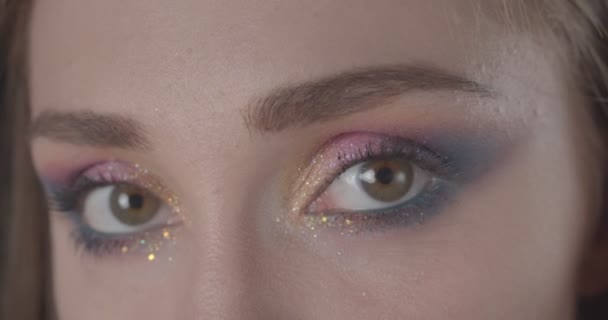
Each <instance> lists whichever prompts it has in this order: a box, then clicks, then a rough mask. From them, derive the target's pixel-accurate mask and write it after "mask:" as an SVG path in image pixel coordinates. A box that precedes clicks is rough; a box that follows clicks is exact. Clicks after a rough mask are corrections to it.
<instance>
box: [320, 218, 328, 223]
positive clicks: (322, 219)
mask: <svg viewBox="0 0 608 320" xmlns="http://www.w3.org/2000/svg"><path fill="white" fill-rule="evenodd" d="M327 221H329V218H328V217H326V216H323V218H321V222H323V223H326V222H327Z"/></svg>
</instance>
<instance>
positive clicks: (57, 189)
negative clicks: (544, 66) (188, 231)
mask: <svg viewBox="0 0 608 320" xmlns="http://www.w3.org/2000/svg"><path fill="white" fill-rule="evenodd" d="M114 165H116V166H121V167H124V168H128V170H135V171H136V172H139V171H141V172H144V175H147V171H143V170H140V169H139V167H138V166H134V167H133V166H131V165H127V164H122V163H118V162H109V164H106V165H105V167H110V168H112V167H113V166H114ZM84 172H88V170H83V171H82V172H80V173H78V174H77V175H76V176H77V178H76V179H74V182H72V183H69V184H67V186H58V185H55V184H46V194H47V199H48V203H49V209H51V210H52V211H56V212H58V213H61V214H63V215H64V216H65V217H67V218H68V219H69V220H70V221H71V222H72V224H73V229H72V231H71V232H70V236H71V238H72V239H73V241H74V244H75V247H76V251H78V252H81V250H82V252H84V253H87V254H91V255H93V256H105V255H111V254H115V253H123V254H124V253H127V252H141V253H146V254H147V255H148V258H149V259H150V258H151V257H155V253H156V252H157V251H158V250H159V249H160V247H161V246H162V245H163V244H164V242H166V241H167V240H171V241H174V240H175V239H174V238H173V233H172V232H170V231H169V229H170V228H172V227H173V226H163V227H158V228H152V229H149V230H146V231H143V232H141V233H137V234H135V233H134V234H116V235H112V234H105V233H102V232H99V231H97V230H94V229H93V228H91V227H90V226H88V225H87V224H86V223H85V222H84V220H83V219H84V218H83V213H82V212H80V211H81V209H82V208H81V206H82V204H81V201H82V200H83V199H84V198H85V197H87V195H88V194H89V193H90V192H92V191H94V190H96V189H98V188H103V187H107V186H113V185H117V184H127V185H133V186H138V187H142V188H145V186H144V185H145V184H144V185H140V184H139V183H134V182H131V180H130V179H126V178H124V177H123V178H114V177H113V173H111V172H108V174H107V175H105V174H102V175H99V176H98V177H97V178H96V179H95V180H94V179H91V178H88V177H87V176H86V174H85V173H84ZM101 172H104V171H103V170H101ZM119 176H129V175H128V174H126V175H122V174H119ZM148 189H150V188H148ZM167 235H169V236H167Z"/></svg>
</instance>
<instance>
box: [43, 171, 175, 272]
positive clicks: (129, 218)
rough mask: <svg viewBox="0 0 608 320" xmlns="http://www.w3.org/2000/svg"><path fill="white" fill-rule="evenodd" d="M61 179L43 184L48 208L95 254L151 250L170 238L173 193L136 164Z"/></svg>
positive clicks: (153, 254) (153, 255)
mask: <svg viewBox="0 0 608 320" xmlns="http://www.w3.org/2000/svg"><path fill="white" fill-rule="evenodd" d="M68 180H69V181H68V182H63V183H48V182H46V183H45V186H46V190H47V193H48V198H49V203H50V208H51V210H52V211H56V212H58V213H61V214H64V215H65V216H67V217H69V218H70V220H71V221H72V222H73V223H74V225H75V228H74V231H73V233H72V235H73V238H74V240H75V241H76V244H77V245H78V247H79V248H82V249H84V250H85V252H86V253H92V254H96V255H103V254H114V253H121V254H127V253H135V254H143V255H145V256H146V258H147V259H148V260H151V261H152V260H155V259H156V253H157V252H158V251H159V250H161V248H162V247H164V246H165V245H167V244H170V243H173V242H174V241H175V236H174V233H175V232H174V229H175V228H177V227H178V226H179V225H180V224H181V223H182V222H183V219H182V217H181V214H180V213H181V212H180V209H179V205H178V201H177V197H176V196H175V195H174V194H173V193H172V192H171V191H170V190H169V189H168V188H166V187H164V185H163V184H162V183H160V181H159V179H158V178H156V177H155V176H153V175H152V174H150V173H149V172H148V171H147V170H144V169H142V168H141V167H140V166H139V165H132V164H128V163H125V162H119V161H109V162H106V163H101V164H96V165H93V166H90V167H89V168H87V169H85V170H83V171H82V172H80V173H77V174H76V175H75V177H74V178H71V179H68Z"/></svg>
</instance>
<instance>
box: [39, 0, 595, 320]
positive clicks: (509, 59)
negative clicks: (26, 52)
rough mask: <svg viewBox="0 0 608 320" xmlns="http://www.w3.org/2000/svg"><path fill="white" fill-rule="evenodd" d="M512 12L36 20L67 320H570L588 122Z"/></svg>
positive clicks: (155, 1) (426, 5)
mask: <svg viewBox="0 0 608 320" xmlns="http://www.w3.org/2000/svg"><path fill="white" fill-rule="evenodd" d="M503 9H504V8H503V7H502V1H473V0H457V1H456V0H434V1H428V0H408V1H395V0H380V1H373V2H371V1H335V0H334V1H323V0H309V1H296V0H290V1H245V0H234V1H196V0H179V1H159V0H151V1H124V0H121V1H119V0H105V1H93V0H86V1H83V0H60V1H45V0H39V1H38V3H37V6H36V7H35V10H34V15H33V18H32V19H33V20H32V25H31V28H32V29H31V35H32V37H31V52H32V54H31V56H30V67H31V69H30V70H31V72H30V78H31V79H30V80H31V82H30V89H31V105H32V122H33V140H32V141H33V143H32V145H33V148H32V150H33V156H34V159H35V165H36V169H37V170H38V172H39V174H40V177H41V179H42V182H43V184H44V185H45V187H46V189H47V191H48V193H49V196H50V200H51V201H50V202H51V207H52V210H51V212H50V215H51V224H52V243H53V245H52V249H53V270H54V271H53V272H54V283H55V297H56V302H57V304H58V309H59V314H60V318H61V319H91V320H93V319H244V318H247V319H455V320H456V319H552V320H554V319H571V317H572V313H573V307H574V300H575V295H576V286H577V276H578V275H577V271H578V270H577V269H578V263H579V261H580V260H581V255H582V253H583V248H584V245H585V242H586V240H585V237H584V234H585V233H586V232H588V229H589V225H590V221H592V220H593V217H592V214H590V213H591V211H592V210H593V209H594V208H593V207H592V205H590V203H592V195H593V192H594V189H592V187H593V185H594V183H595V181H593V179H592V172H593V169H594V165H595V164H594V163H589V162H588V161H586V162H583V160H582V159H586V157H585V155H586V154H587V153H588V152H590V149H591V148H590V146H589V144H588V143H587V142H585V141H587V139H588V136H587V135H586V134H587V132H586V131H585V130H583V128H586V127H589V126H590V123H591V122H590V121H589V120H588V119H587V118H586V116H585V113H584V112H583V111H582V110H583V108H582V106H583V102H582V99H581V97H580V96H579V95H578V94H577V92H576V91H575V90H574V89H572V86H571V84H570V83H568V82H567V79H569V75H568V74H567V72H566V70H564V69H562V67H561V65H560V64H559V60H558V57H557V56H556V55H555V54H553V52H555V51H557V50H552V49H554V48H552V47H549V45H548V44H546V43H544V44H543V43H542V42H541V40H542V39H544V38H542V37H540V36H538V35H533V34H531V33H526V32H524V31H522V30H520V31H516V30H518V28H513V25H512V24H516V23H519V22H518V21H519V18H522V19H521V20H525V19H523V17H518V16H509V19H504V17H502V18H500V17H499V16H501V14H500V11H501V10H503ZM507 23H509V24H510V25H507Z"/></svg>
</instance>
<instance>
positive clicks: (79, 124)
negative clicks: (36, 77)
mask: <svg viewBox="0 0 608 320" xmlns="http://www.w3.org/2000/svg"><path fill="white" fill-rule="evenodd" d="M30 136H31V138H32V139H34V138H40V137H43V138H47V139H50V140H54V141H60V142H66V143H70V144H74V145H87V146H94V147H116V148H124V149H140V150H142V149H144V150H146V149H150V147H151V144H150V141H149V140H148V138H147V135H146V131H145V129H144V127H143V125H142V124H141V123H140V122H139V121H136V120H134V119H131V118H128V117H125V116H121V115H116V114H98V113H94V112H91V111H78V112H58V111H45V112H42V113H41V114H39V115H38V116H36V117H35V118H34V119H33V121H32V123H31V126H30Z"/></svg>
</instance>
